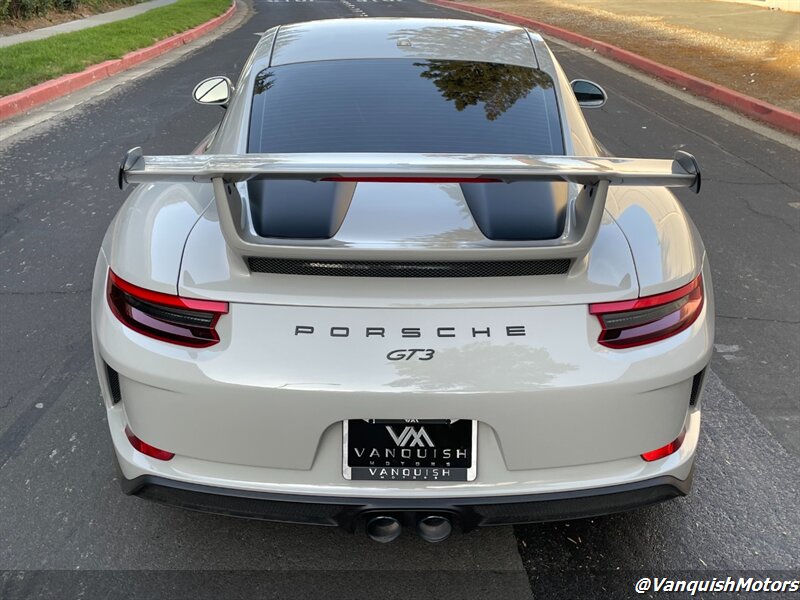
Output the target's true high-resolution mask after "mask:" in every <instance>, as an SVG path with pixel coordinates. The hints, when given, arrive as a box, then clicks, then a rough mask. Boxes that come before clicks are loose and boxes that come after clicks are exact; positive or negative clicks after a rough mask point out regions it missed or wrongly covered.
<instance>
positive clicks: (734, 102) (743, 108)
mask: <svg viewBox="0 0 800 600" xmlns="http://www.w3.org/2000/svg"><path fill="white" fill-rule="evenodd" d="M428 1H429V2H430V3H431V4H435V5H437V6H441V7H444V8H453V9H456V10H460V11H464V12H471V13H474V14H479V15H484V16H487V17H493V18H495V19H499V20H501V21H505V22H507V23H514V24H516V25H521V26H523V27H528V28H530V29H533V30H535V31H537V32H539V33H543V34H545V35H549V36H552V37H554V38H558V39H561V40H564V41H566V42H570V43H572V44H575V45H576V46H581V47H583V48H589V49H591V50H594V51H595V52H597V53H598V54H602V55H604V56H608V57H609V58H612V59H614V60H616V61H618V62H621V63H624V64H626V65H630V66H632V67H634V68H636V69H638V70H640V71H644V72H645V73H649V74H650V75H654V76H656V77H658V78H659V79H663V80H665V81H668V82H669V83H672V84H673V85H677V86H680V87H682V88H685V89H687V90H689V91H691V92H693V93H695V94H697V95H698V96H703V97H705V98H708V99H710V100H713V101H715V102H717V103H719V104H722V105H724V106H727V107H728V108H732V109H733V110H736V111H738V112H740V113H742V114H744V115H746V116H748V117H750V118H752V119H756V120H758V121H763V122H764V123H768V124H770V125H772V126H773V127H776V128H778V129H782V130H784V131H788V132H790V133H794V134H795V135H800V114H798V113H795V112H792V111H789V110H785V109H783V108H779V107H777V106H775V105H774V104H770V103H769V102H764V101H763V100H759V99H757V98H753V97H752V96H747V95H746V94H741V93H739V92H736V91H734V90H732V89H730V88H726V87H724V86H722V85H719V84H716V83H712V82H710V81H706V80H705V79H700V78H699V77H695V76H694V75H689V74H688V73H684V72H683V71H679V70H678V69H673V68H672V67H668V66H666V65H662V64H661V63H658V62H656V61H654V60H650V59H649V58H645V57H644V56H640V55H639V54H635V53H633V52H630V51H628V50H623V49H622V48H619V47H617V46H613V45H611V44H607V43H605V42H600V41H598V40H593V39H592V38H589V37H586V36H584V35H580V34H578V33H574V32H572V31H569V30H567V29H562V28H561V27H556V26H555V25H550V24H548V23H543V22H541V21H536V20H534V19H529V18H527V17H520V16H518V15H512V14H509V13H505V12H502V11H499V10H494V9H491V8H481V7H478V6H472V5H468V4H461V3H459V2H453V1H452V0H428Z"/></svg>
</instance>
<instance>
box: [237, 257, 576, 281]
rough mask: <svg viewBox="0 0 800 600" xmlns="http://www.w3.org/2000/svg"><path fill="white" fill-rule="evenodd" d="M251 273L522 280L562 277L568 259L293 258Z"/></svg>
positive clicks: (259, 265) (256, 261)
mask: <svg viewBox="0 0 800 600" xmlns="http://www.w3.org/2000/svg"><path fill="white" fill-rule="evenodd" d="M247 264H248V265H249V266H250V270H251V271H253V272H255V273H278V274H281V275H322V276H328V277H525V276H530V275H563V274H565V273H566V272H567V271H568V270H569V265H570V260H569V259H568V258H560V259H551V260H493V261H488V260H486V261H464V262H461V261H459V262H439V261H437V262H424V261H417V262H399V261H332V260H303V259H296V258H265V257H260V256H250V257H248V258H247Z"/></svg>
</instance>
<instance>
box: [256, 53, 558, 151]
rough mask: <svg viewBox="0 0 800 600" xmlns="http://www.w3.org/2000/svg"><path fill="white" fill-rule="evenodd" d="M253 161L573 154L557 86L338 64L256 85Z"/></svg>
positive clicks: (424, 63)
mask: <svg viewBox="0 0 800 600" xmlns="http://www.w3.org/2000/svg"><path fill="white" fill-rule="evenodd" d="M248 151H249V152H264V153H284V152H285V153H291V152H454V153H462V152H463V153H471V154H484V153H486V154H563V153H564V145H563V139H562V136H561V127H560V122H559V118H558V110H557V107H556V98H555V91H554V89H553V80H552V79H551V78H550V76H549V75H547V74H546V73H544V72H543V71H539V70H537V69H530V68H527V67H519V66H514V65H504V64H497V63H488V62H468V61H457V60H424V59H416V60H410V59H389V60H335V61H319V62H309V63H298V64H291V65H283V66H279V67H270V68H267V69H264V70H263V71H261V72H260V73H259V74H258V75H257V77H256V84H255V88H254V90H253V107H252V112H251V120H250V137H249V140H248Z"/></svg>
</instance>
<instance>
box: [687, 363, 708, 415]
mask: <svg viewBox="0 0 800 600" xmlns="http://www.w3.org/2000/svg"><path fill="white" fill-rule="evenodd" d="M705 375H706V370H705V369H703V370H702V371H700V372H699V373H698V374H697V375H695V376H694V378H693V379H692V392H691V394H690V396H689V406H696V405H697V401H698V400H699V399H700V390H701V389H703V379H704V378H705Z"/></svg>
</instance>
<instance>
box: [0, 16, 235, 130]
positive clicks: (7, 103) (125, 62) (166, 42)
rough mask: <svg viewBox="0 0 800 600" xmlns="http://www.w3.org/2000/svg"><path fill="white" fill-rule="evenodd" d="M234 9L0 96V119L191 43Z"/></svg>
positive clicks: (220, 22) (210, 29)
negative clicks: (181, 30) (98, 61)
mask: <svg viewBox="0 0 800 600" xmlns="http://www.w3.org/2000/svg"><path fill="white" fill-rule="evenodd" d="M235 11H236V3H235V2H234V3H232V4H231V6H230V8H229V9H228V10H226V11H225V12H224V13H222V14H221V15H220V16H218V17H215V18H213V19H211V20H210V21H206V22H205V23H203V24H201V25H198V26H197V27H194V28H192V29H189V30H188V31H184V32H183V33H178V34H175V35H173V36H171V37H168V38H166V39H163V40H161V41H160V42H156V43H155V44H153V45H152V46H149V47H147V48H140V49H139V50H134V51H133V52H129V53H128V54H126V55H125V56H123V57H122V58H118V59H113V60H107V61H105V62H101V63H98V64H96V65H92V66H91V67H88V68H86V69H84V70H83V71H80V72H79V73H69V74H67V75H62V76H61V77H57V78H56V79H51V80H49V81H45V82H42V83H40V84H38V85H35V86H33V87H30V88H28V89H26V90H22V91H21V92H17V93H15V94H11V95H9V96H5V97H3V98H0V121H3V120H4V119H8V118H10V117H13V116H16V115H18V114H21V113H23V112H25V111H28V110H30V109H32V108H35V107H37V106H41V105H42V104H45V103H47V102H50V101H51V100H55V99H56V98H60V97H61V96H66V95H67V94H70V93H72V92H74V91H77V90H79V89H81V88H85V87H86V86H88V85H91V84H93V83H95V82H97V81H101V80H103V79H106V78H108V77H111V76H112V75H116V74H117V73H120V72H122V71H126V70H128V69H130V68H132V67H135V66H137V65H140V64H141V63H143V62H146V61H148V60H152V59H154V58H156V57H158V56H160V55H162V54H164V53H166V52H169V51H170V50H173V49H175V48H178V47H180V46H183V45H186V44H188V43H189V42H193V41H194V40H196V39H197V38H199V37H201V36H203V35H205V34H206V33H208V32H210V31H212V30H213V29H216V28H217V27H219V26H220V25H222V24H223V23H225V21H227V20H228V19H230V18H231V17H232V16H233V13H234V12H235Z"/></svg>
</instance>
